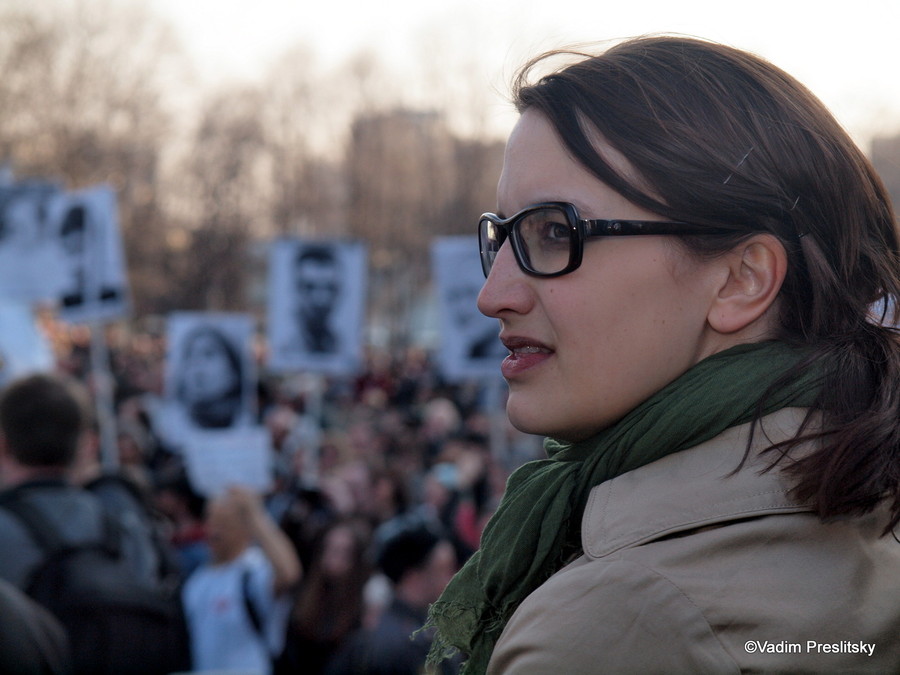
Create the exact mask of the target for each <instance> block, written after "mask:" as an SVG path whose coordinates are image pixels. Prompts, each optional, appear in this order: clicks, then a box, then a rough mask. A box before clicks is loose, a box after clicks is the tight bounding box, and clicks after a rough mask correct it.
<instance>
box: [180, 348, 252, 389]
mask: <svg viewBox="0 0 900 675" xmlns="http://www.w3.org/2000/svg"><path fill="white" fill-rule="evenodd" d="M182 368H183V371H182V392H183V396H184V398H185V399H186V400H187V401H188V402H197V401H210V400H215V399H217V398H221V397H223V396H225V395H226V394H228V392H229V391H231V390H232V389H233V388H234V387H235V385H236V384H237V379H238V373H237V372H235V370H234V368H233V367H232V364H231V361H230V360H229V358H228V354H227V353H226V352H225V346H224V345H222V343H221V342H220V341H219V340H218V339H216V338H215V337H214V336H212V335H210V334H208V333H200V334H198V335H197V336H196V337H194V338H193V339H192V340H191V342H190V344H189V345H188V347H187V350H186V351H185V354H184V361H183V363H182Z"/></svg>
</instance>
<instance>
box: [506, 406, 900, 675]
mask: <svg viewBox="0 0 900 675" xmlns="http://www.w3.org/2000/svg"><path fill="white" fill-rule="evenodd" d="M801 412H802V411H799V410H797V409H788V410H783V411H781V412H779V413H775V414H774V415H771V416H769V417H767V418H766V419H765V420H764V429H765V431H766V433H767V434H768V436H769V438H771V439H773V440H779V439H783V438H786V437H787V436H788V435H789V434H790V432H791V430H792V429H795V428H796V425H797V424H798V423H799V420H800V415H801ZM748 429H749V425H748V426H745V427H739V428H735V429H731V430H729V431H727V432H726V433H724V434H722V435H720V436H718V437H717V438H715V439H713V440H711V441H709V442H707V443H704V444H702V445H699V446H697V447H695V448H692V449H690V450H687V451H684V452H680V453H676V454H674V455H670V456H669V457H665V458H664V459H661V460H659V461H657V462H653V463H652V464H649V465H647V466H644V467H642V468H640V469H637V470H635V471H631V472H629V473H626V474H624V475H622V476H619V477H618V478H615V479H613V480H610V481H607V482H605V483H602V484H601V485H598V486H597V487H595V488H594V489H593V490H592V491H591V495H590V501H589V502H588V505H587V508H586V510H585V514H584V519H583V522H582V544H583V547H584V551H585V554H584V555H583V556H582V557H581V558H579V559H578V560H576V561H575V562H573V563H572V564H571V565H569V566H567V567H565V568H564V569H562V570H560V571H559V572H558V573H557V574H555V575H554V576H553V577H552V578H551V579H549V580H548V581H547V582H546V583H545V584H544V585H542V586H541V587H540V588H538V589H537V590H536V591H535V592H534V593H532V594H531V595H530V596H529V597H528V598H526V599H525V601H524V602H523V603H522V605H521V606H520V607H519V609H518V610H517V611H516V613H515V614H514V615H513V617H512V619H511V620H510V622H509V623H508V624H507V626H506V629H505V630H504V632H503V635H502V636H501V637H500V640H499V642H498V643H497V646H496V648H495V650H494V654H493V657H492V659H491V663H490V666H489V668H488V672H489V673H492V674H498V673H504V674H505V673H513V674H516V675H520V674H525V673H528V674H534V675H548V674H549V675H575V674H577V673H616V674H618V673H667V674H668V673H673V674H674V673H738V672H749V673H755V672H770V673H788V672H795V673H799V672H804V673H824V672H831V673H861V672H866V673H898V672H900V544H898V542H897V541H896V540H895V539H894V537H892V536H890V535H888V536H887V537H881V536H880V534H881V531H882V529H883V528H884V524H885V512H884V511H883V510H882V511H879V512H878V513H875V514H870V515H868V516H865V517H859V518H847V519H843V520H840V521H839V522H835V523H830V524H823V523H821V522H820V521H819V520H818V519H817V518H816V516H815V515H813V514H812V513H811V511H810V509H809V508H808V507H807V506H804V505H798V504H796V503H794V502H792V500H791V499H790V498H789V497H788V495H787V492H788V485H787V484H786V482H785V480H784V478H783V477H782V476H781V475H780V474H779V472H777V471H770V472H767V473H763V474H760V473H759V470H760V468H761V467H762V466H764V463H763V462H762V461H761V460H759V458H758V457H757V458H756V460H754V462H753V464H752V465H747V466H745V467H744V468H743V469H742V470H741V471H739V472H738V473H737V474H735V475H729V474H730V472H732V471H733V470H734V469H735V468H736V467H737V466H738V464H739V462H740V460H741V457H742V456H743V453H744V449H745V447H746V440H747V433H748ZM762 436H763V435H762V434H760V433H758V432H757V434H756V441H755V445H756V446H757V447H760V446H761V447H764V444H765V443H766V441H765V439H764V438H763V437H762ZM870 651H871V655H870V653H869V652H870Z"/></svg>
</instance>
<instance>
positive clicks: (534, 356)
mask: <svg viewBox="0 0 900 675" xmlns="http://www.w3.org/2000/svg"><path fill="white" fill-rule="evenodd" d="M503 344H504V345H505V346H506V348H507V349H508V350H509V351H510V354H509V356H507V357H506V358H505V359H503V363H501V364H500V372H501V373H502V374H503V377H505V378H506V379H507V380H509V379H511V378H514V377H516V376H517V375H520V374H521V373H523V372H525V371H526V370H530V369H531V368H534V367H535V366H538V365H540V364H541V363H543V362H544V361H546V360H547V359H549V358H550V357H551V356H552V355H553V350H552V349H550V348H549V347H547V346H545V345H543V344H541V343H540V342H534V341H531V340H527V339H523V338H512V339H506V340H503Z"/></svg>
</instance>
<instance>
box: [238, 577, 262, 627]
mask: <svg viewBox="0 0 900 675" xmlns="http://www.w3.org/2000/svg"><path fill="white" fill-rule="evenodd" d="M241 594H242V595H243V598H244V609H245V610H246V611H247V617H248V618H249V619H250V623H251V624H253V630H255V631H256V632H257V634H258V635H259V636H260V638H262V639H263V640H264V641H265V635H264V634H263V626H262V617H261V616H260V615H259V610H258V609H257V608H256V604H255V603H254V602H253V598H252V597H251V596H250V570H249V569H246V568H245V569H244V571H243V573H242V574H241Z"/></svg>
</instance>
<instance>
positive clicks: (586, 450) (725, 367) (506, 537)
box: [428, 342, 820, 674]
mask: <svg viewBox="0 0 900 675" xmlns="http://www.w3.org/2000/svg"><path fill="white" fill-rule="evenodd" d="M805 356H807V352H806V351H805V350H802V349H798V348H793V347H789V346H788V345H786V344H784V343H780V342H761V343H755V344H749V345H741V346H738V347H733V348H731V349H729V350H726V351H723V352H720V353H718V354H715V355H713V356H711V357H709V358H707V359H704V360H703V361H701V362H700V363H698V364H697V365H696V366H694V367H693V368H691V369H690V370H688V371H687V372H686V373H684V374H683V375H682V376H681V377H679V378H678V379H677V380H675V381H674V382H672V383H670V384H669V385H667V386H666V387H664V388H663V389H662V390H660V391H659V392H657V393H656V394H655V395H653V396H652V397H651V398H650V399H648V400H647V401H644V402H643V403H642V404H640V405H639V406H637V407H636V408H635V409H633V410H632V411H631V412H629V413H628V414H627V415H626V416H625V417H624V418H622V419H621V420H620V421H619V422H617V423H616V424H615V425H613V426H612V427H609V428H608V429H605V430H603V431H601V432H600V433H599V434H598V435H596V436H594V437H593V438H591V439H589V440H586V441H581V442H578V443H562V442H559V441H554V440H551V439H547V441H545V444H544V447H545V449H546V451H547V455H548V459H542V460H536V461H533V462H529V463H527V464H525V465H523V466H522V467H520V468H519V469H517V470H516V471H515V472H514V473H513V474H512V475H511V476H510V478H509V481H508V482H507V485H506V492H505V493H504V496H503V499H502V500H501V502H500V505H499V506H498V508H497V511H496V513H495V514H494V516H493V517H492V518H491V520H490V522H489V523H488V524H487V526H486V527H485V530H484V534H483V535H482V538H481V548H480V549H479V550H478V551H477V552H476V553H475V554H474V555H473V556H472V557H471V558H470V559H469V560H468V561H467V562H466V564H465V565H463V567H462V569H460V571H459V572H458V573H457V574H456V576H455V577H453V579H452V580H451V581H450V583H449V584H448V586H447V588H446V589H445V590H444V593H443V594H442V595H441V597H440V599H439V600H438V601H437V602H435V603H434V604H433V605H432V606H431V608H430V610H429V624H428V625H434V626H436V627H437V633H436V635H435V640H434V643H433V645H432V648H431V653H430V654H429V661H430V662H431V663H435V662H439V661H441V660H443V659H444V658H448V657H449V656H450V655H452V654H453V653H454V652H455V651H456V650H457V649H458V650H461V651H462V652H464V653H466V654H468V656H469V659H468V661H466V663H465V664H464V667H463V669H462V671H461V672H462V673H465V674H473V673H484V672H485V670H486V669H487V665H488V661H489V660H490V657H491V652H492V651H493V649H494V644H495V643H496V641H497V639H498V638H499V636H500V633H501V632H502V630H503V627H504V626H505V625H506V622H507V621H508V620H509V618H510V617H511V616H512V613H513V612H514V611H515V609H516V608H517V607H518V606H519V603H521V602H522V600H524V599H525V597H526V596H528V595H529V594H530V593H531V592H532V591H534V590H535V589H536V588H537V587H538V586H540V585H541V584H542V583H543V582H544V581H546V580H547V579H548V578H549V577H550V576H551V575H552V574H553V573H554V572H556V571H557V570H559V569H561V568H562V567H563V565H565V564H566V563H567V562H568V561H569V560H570V559H572V558H573V557H574V556H576V555H578V553H579V552H580V550H581V545H580V528H581V517H582V513H583V511H584V508H585V505H586V504H587V499H588V493H589V492H590V490H591V488H593V487H594V486H595V485H598V484H599V483H602V482H603V481H606V480H609V479H610V478H614V477H615V476H618V475H620V474H623V473H625V472H626V471H631V470H632V469H636V468H638V467H640V466H643V465H645V464H649V463H650V462H653V461H655V460H657V459H660V458H662V457H664V456H666V455H668V454H671V453H673V452H678V451H679V450H685V449H687V448H691V447H694V446H696V445H698V444H700V443H703V442H704V441H707V440H709V439H711V438H713V437H715V436H718V435H719V434H720V433H722V432H723V431H725V430H726V429H728V428H729V427H733V426H737V425H740V424H744V423H746V422H749V421H751V420H753V419H755V417H756V414H757V405H758V402H759V400H760V397H761V396H762V395H763V394H764V393H765V392H766V390H767V389H768V388H769V386H770V385H772V384H773V383H774V382H775V381H776V380H777V379H778V378H779V377H780V376H782V375H783V374H784V373H785V372H786V371H787V370H789V369H790V368H791V367H792V366H795V365H797V364H798V363H799V362H800V361H801V360H802V359H803V358H804V357H805ZM819 388H820V377H819V370H818V369H817V368H807V369H806V370H805V372H804V374H803V375H802V376H801V377H798V378H796V379H794V380H793V381H792V382H791V383H790V384H789V385H787V386H786V387H782V388H781V389H779V390H777V391H776V392H775V393H774V394H772V395H770V396H769V397H768V398H766V400H765V401H764V406H763V408H762V410H761V411H760V412H761V413H762V414H763V415H767V414H769V413H772V412H775V411H777V410H780V409H781V408H785V407H791V406H799V407H808V406H810V405H812V404H813V402H814V400H815V398H816V396H817V394H818V391H819Z"/></svg>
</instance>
